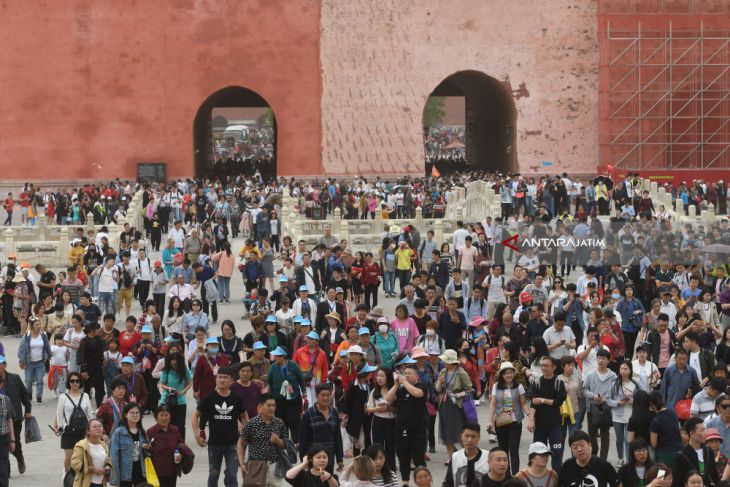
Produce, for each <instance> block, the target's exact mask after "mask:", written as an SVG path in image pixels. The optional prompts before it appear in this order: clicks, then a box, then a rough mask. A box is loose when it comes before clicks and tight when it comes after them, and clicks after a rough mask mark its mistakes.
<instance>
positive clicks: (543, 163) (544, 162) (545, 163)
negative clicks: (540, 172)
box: [542, 161, 553, 167]
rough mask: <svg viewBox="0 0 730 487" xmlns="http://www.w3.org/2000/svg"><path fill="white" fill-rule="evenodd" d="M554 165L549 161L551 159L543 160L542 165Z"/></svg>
mask: <svg viewBox="0 0 730 487" xmlns="http://www.w3.org/2000/svg"><path fill="white" fill-rule="evenodd" d="M552 165H553V163H552V162H549V161H542V167H550V166H552Z"/></svg>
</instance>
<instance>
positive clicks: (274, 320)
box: [266, 315, 279, 323]
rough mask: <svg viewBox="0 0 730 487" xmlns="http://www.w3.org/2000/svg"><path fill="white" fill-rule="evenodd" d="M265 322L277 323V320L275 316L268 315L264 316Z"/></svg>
mask: <svg viewBox="0 0 730 487" xmlns="http://www.w3.org/2000/svg"><path fill="white" fill-rule="evenodd" d="M266 323H279V320H277V319H276V316H274V315H269V316H267V317H266Z"/></svg>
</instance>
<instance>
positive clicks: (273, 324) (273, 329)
mask: <svg viewBox="0 0 730 487" xmlns="http://www.w3.org/2000/svg"><path fill="white" fill-rule="evenodd" d="M264 326H265V333H264V336H263V337H262V338H261V341H262V342H264V343H265V344H266V346H267V347H269V351H270V352H273V351H274V350H275V349H276V347H278V346H280V345H281V346H286V343H287V340H286V335H285V334H284V333H283V332H282V331H279V320H277V319H276V316H274V315H272V314H270V315H268V316H267V317H266V319H265V320H264Z"/></svg>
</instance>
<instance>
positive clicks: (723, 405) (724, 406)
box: [720, 404, 730, 409]
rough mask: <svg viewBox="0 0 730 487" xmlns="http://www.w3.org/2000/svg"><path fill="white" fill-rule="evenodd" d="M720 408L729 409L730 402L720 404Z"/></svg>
mask: <svg viewBox="0 0 730 487" xmlns="http://www.w3.org/2000/svg"><path fill="white" fill-rule="evenodd" d="M720 407H721V408H722V409H730V404H720Z"/></svg>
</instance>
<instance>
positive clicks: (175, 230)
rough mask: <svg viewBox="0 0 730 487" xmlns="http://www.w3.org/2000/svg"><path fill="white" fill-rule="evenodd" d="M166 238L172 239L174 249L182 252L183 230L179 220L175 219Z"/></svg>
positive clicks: (183, 242) (183, 243)
mask: <svg viewBox="0 0 730 487" xmlns="http://www.w3.org/2000/svg"><path fill="white" fill-rule="evenodd" d="M167 238H169V239H171V240H172V242H173V246H174V247H175V250H177V251H178V252H182V250H183V246H184V245H185V230H183V228H182V222H181V221H180V220H175V226H174V227H172V228H171V229H170V232H169V233H168V235H167Z"/></svg>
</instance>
